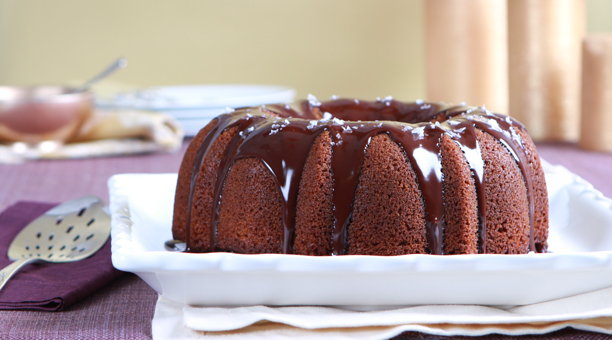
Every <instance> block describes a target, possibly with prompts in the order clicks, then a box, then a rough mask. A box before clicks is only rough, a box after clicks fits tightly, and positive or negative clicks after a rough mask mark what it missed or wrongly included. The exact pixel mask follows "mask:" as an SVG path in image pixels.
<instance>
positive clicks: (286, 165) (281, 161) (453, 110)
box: [186, 99, 536, 254]
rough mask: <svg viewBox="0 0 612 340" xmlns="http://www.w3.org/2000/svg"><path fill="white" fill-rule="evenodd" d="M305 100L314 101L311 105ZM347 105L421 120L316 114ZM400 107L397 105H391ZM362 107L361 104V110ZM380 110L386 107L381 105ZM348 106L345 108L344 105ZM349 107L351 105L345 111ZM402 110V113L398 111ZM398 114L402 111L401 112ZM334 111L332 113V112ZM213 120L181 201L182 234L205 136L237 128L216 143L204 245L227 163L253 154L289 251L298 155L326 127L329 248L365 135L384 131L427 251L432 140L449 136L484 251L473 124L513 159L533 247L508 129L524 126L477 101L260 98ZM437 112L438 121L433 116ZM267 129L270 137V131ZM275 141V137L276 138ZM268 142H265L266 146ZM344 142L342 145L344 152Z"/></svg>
mask: <svg viewBox="0 0 612 340" xmlns="http://www.w3.org/2000/svg"><path fill="white" fill-rule="evenodd" d="M313 103H314V104H315V105H313ZM350 103H354V104H355V108H354V109H355V110H357V109H361V108H363V107H365V108H366V109H367V110H371V108H372V107H379V108H381V109H380V110H379V112H381V113H380V115H381V116H384V115H387V116H385V117H388V115H390V114H391V113H392V112H393V111H392V110H396V111H397V112H399V111H400V110H404V112H408V113H411V112H417V113H419V114H418V115H417V116H418V119H419V120H423V119H426V121H421V122H413V123H410V122H404V121H401V122H398V121H389V120H381V121H374V122H364V121H359V120H356V121H355V120H350V121H349V120H342V118H343V117H344V116H342V115H343V114H344V115H347V116H348V115H349V114H348V113H342V114H338V113H337V112H331V116H332V117H333V119H325V118H324V119H321V117H322V116H323V117H325V115H323V114H322V113H325V112H329V111H327V109H329V110H331V111H334V110H335V109H336V108H338V107H342V106H346V105H349V104H350ZM398 108H400V109H398ZM367 110H366V111H367ZM385 110H387V111H385ZM349 111H350V110H349ZM353 113H354V112H353ZM404 116H408V114H405V115H404ZM404 116H402V118H403V117H404ZM339 117H340V118H339ZM216 119H217V123H216V125H215V126H214V127H213V128H212V129H211V130H210V131H209V132H208V134H207V135H206V137H205V138H204V140H203V142H202V144H201V145H200V146H199V149H198V151H197V155H196V157H195V161H194V163H193V169H192V173H191V179H192V182H191V185H190V194H189V206H188V208H187V219H186V220H187V226H186V229H187V235H188V236H187V239H188V240H189V230H190V229H191V228H190V224H191V210H192V209H191V207H192V205H193V204H194V202H193V194H194V191H195V189H196V188H195V186H196V183H197V177H198V173H199V169H200V167H201V166H202V162H203V161H204V158H205V156H206V154H207V153H208V151H209V149H210V147H211V145H212V143H213V142H214V141H215V140H216V139H217V138H218V136H219V135H221V134H222V133H223V132H224V131H226V130H227V129H230V128H232V127H237V128H238V131H239V132H238V133H237V134H236V135H235V136H233V138H232V139H231V141H230V143H229V146H228V147H227V148H226V149H225V150H224V153H223V156H222V161H221V165H220V166H219V168H218V169H217V171H218V178H219V180H218V181H217V183H216V185H215V189H214V193H215V196H214V197H216V198H215V199H214V205H213V213H212V216H213V217H212V221H211V228H212V232H211V233H210V236H211V239H210V240H209V242H210V244H211V247H212V251H214V250H215V248H216V242H217V241H216V235H217V227H218V222H219V221H218V219H219V206H220V204H221V199H222V198H221V196H222V195H221V194H222V191H223V185H224V180H225V178H226V177H227V174H228V172H229V171H230V170H231V166H232V164H233V163H234V162H235V161H237V160H239V159H243V158H250V157H254V158H257V159H259V160H261V161H262V162H263V163H264V164H265V166H266V167H267V168H268V170H270V171H271V172H272V174H273V175H274V178H275V179H276V184H277V186H278V190H279V192H280V193H281V197H282V199H281V201H282V204H283V216H282V221H283V228H284V238H283V241H282V251H283V252H284V253H292V252H293V249H292V248H293V241H294V232H295V218H296V204H297V203H296V202H297V196H298V191H299V181H300V178H301V174H302V171H303V169H304V163H305V158H306V157H305V155H307V154H308V152H309V151H310V148H311V146H312V144H313V143H314V141H315V139H316V138H317V137H318V136H319V135H320V134H321V133H323V132H324V131H329V132H330V135H331V140H332V155H333V156H332V160H331V162H332V178H333V184H332V185H333V188H334V190H333V194H332V200H333V211H334V212H333V214H334V228H333V234H332V249H333V253H332V254H343V253H344V251H345V249H346V242H347V240H346V237H347V234H346V230H347V227H348V226H349V224H350V221H351V214H352V204H353V202H354V199H355V189H356V186H357V183H358V180H359V177H360V174H359V171H360V169H361V163H362V162H363V159H364V156H365V153H366V150H367V147H368V145H369V142H370V140H371V138H372V137H374V136H376V135H378V134H381V133H384V134H387V135H388V136H389V137H390V138H391V140H393V141H394V142H395V143H396V144H397V145H398V146H399V147H400V148H401V149H402V151H403V152H404V154H405V155H406V157H407V159H408V160H409V161H410V163H412V168H413V170H414V171H415V173H416V175H417V184H418V185H419V187H420V188H421V196H422V200H423V204H424V210H425V220H426V234H427V240H428V245H427V247H428V248H429V252H430V253H432V254H443V248H444V245H443V239H444V230H445V220H444V200H443V198H442V197H443V194H442V192H443V188H442V181H443V178H442V163H441V157H442V154H441V149H440V143H441V138H442V136H443V135H448V136H449V137H450V138H451V139H452V140H453V141H455V142H456V143H457V144H458V145H459V147H460V149H461V151H462V153H463V154H464V157H465V158H466V162H467V164H468V165H469V167H470V170H471V173H472V178H473V179H474V185H475V187H476V193H477V195H476V196H477V200H478V204H477V205H478V216H479V219H478V220H479V222H478V224H479V225H478V230H479V232H478V237H479V243H480V245H479V248H480V249H479V250H480V251H481V252H484V253H486V252H487V242H486V228H487V221H486V204H484V201H485V197H484V183H485V176H486V174H485V171H484V161H483V159H482V155H481V151H480V146H479V143H478V139H477V136H476V129H479V130H481V131H484V132H485V133H488V134H490V135H492V136H493V137H494V138H496V139H497V140H498V141H500V142H501V143H502V144H503V145H504V146H505V147H506V148H507V149H508V151H509V153H510V154H511V155H512V157H513V158H514V159H515V160H516V162H517V164H518V166H519V168H520V170H521V173H522V175H523V178H524V181H525V186H526V190H527V200H528V202H529V226H530V228H529V229H530V232H529V250H531V251H536V248H535V240H534V235H535V230H534V228H535V226H534V223H535V222H534V202H533V197H534V194H533V184H532V181H531V176H532V174H531V163H530V161H529V159H528V156H527V154H526V150H525V146H524V145H523V142H522V141H521V137H520V135H519V134H518V133H517V132H516V131H515V130H514V129H515V128H517V129H519V130H521V131H525V128H524V126H522V124H520V123H518V122H517V121H516V120H514V119H511V118H509V117H506V116H502V115H498V114H493V113H491V112H489V111H488V110H486V109H485V108H483V107H468V106H448V105H444V104H440V103H416V102H415V103H408V104H406V103H401V102H398V101H395V100H384V101H377V102H367V101H359V102H355V101H351V100H346V99H345V100H342V99H341V100H334V101H330V102H326V103H320V102H312V101H303V102H300V103H298V104H297V107H296V106H288V105H281V104H278V105H266V106H261V107H259V108H244V109H238V110H237V111H236V112H233V113H226V114H222V115H220V116H219V117H217V118H216ZM441 119H442V121H440V120H441ZM273 135H275V136H274V137H273V138H270V137H271V136H273ZM279 141H280V142H279ZM272 144H273V145H272ZM347 148H350V149H351V150H349V151H348V152H347Z"/></svg>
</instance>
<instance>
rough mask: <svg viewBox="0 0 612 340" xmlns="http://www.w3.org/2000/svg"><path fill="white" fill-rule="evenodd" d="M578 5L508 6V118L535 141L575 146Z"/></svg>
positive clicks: (577, 1) (573, 1)
mask: <svg viewBox="0 0 612 340" xmlns="http://www.w3.org/2000/svg"><path fill="white" fill-rule="evenodd" d="M584 15H585V10H584V1H583V0H512V1H508V27H509V29H508V41H509V70H510V72H509V74H510V115H511V116H513V117H514V118H516V119H518V120H519V121H521V122H522V123H523V124H525V126H526V127H527V129H528V130H529V133H530V134H531V136H532V138H533V139H534V140H556V141H577V140H578V135H579V131H580V130H579V123H580V79H581V76H580V74H581V72H580V65H581V64H580V56H581V53H580V49H581V48H580V44H581V40H582V37H583V35H584V31H585V20H584Z"/></svg>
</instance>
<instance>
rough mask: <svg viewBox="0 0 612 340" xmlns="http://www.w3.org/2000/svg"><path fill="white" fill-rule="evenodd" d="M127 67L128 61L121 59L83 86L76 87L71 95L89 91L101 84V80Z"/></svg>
mask: <svg viewBox="0 0 612 340" xmlns="http://www.w3.org/2000/svg"><path fill="white" fill-rule="evenodd" d="M126 66H127V60H125V58H119V59H117V60H115V62H113V63H112V64H110V65H109V66H108V67H107V68H106V69H104V70H103V71H102V72H100V73H99V74H98V75H96V76H95V77H93V78H91V79H90V80H88V81H87V82H85V83H84V84H83V85H81V86H78V87H75V88H74V89H73V90H72V91H70V93H78V92H84V91H87V90H89V88H90V87H91V86H92V85H93V84H95V83H97V82H99V81H100V80H102V79H104V78H106V77H108V76H110V75H111V74H113V73H115V72H116V71H117V70H119V69H122V68H124V67H126Z"/></svg>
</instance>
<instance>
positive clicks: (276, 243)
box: [172, 96, 548, 255]
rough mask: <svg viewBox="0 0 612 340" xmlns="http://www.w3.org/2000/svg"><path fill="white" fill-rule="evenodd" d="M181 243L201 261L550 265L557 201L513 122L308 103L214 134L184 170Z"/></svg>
mask: <svg viewBox="0 0 612 340" xmlns="http://www.w3.org/2000/svg"><path fill="white" fill-rule="evenodd" d="M172 232H173V236H174V238H175V239H177V240H184V241H185V242H186V243H187V251H189V252H213V251H228V252H236V253H285V254H302V255H343V254H359V255H402V254H416V253H421V254H476V253H495V254H522V253H528V252H530V251H533V252H546V249H547V237H548V199H547V193H546V184H545V180H544V171H543V170H542V167H541V165H540V160H539V158H538V155H537V153H536V149H535V146H534V144H533V142H532V141H531V138H530V137H529V135H528V134H527V132H526V130H525V128H524V127H523V125H521V124H520V123H519V122H517V121H516V120H514V119H512V118H510V117H508V116H504V115H501V114H496V113H491V112H489V111H488V110H486V109H485V108H484V107H473V106H465V105H461V106H451V105H447V104H444V103H433V102H432V103H427V102H423V101H421V100H418V101H416V102H413V103H403V102H399V101H396V100H393V99H392V98H390V97H387V98H385V99H378V100H376V101H361V100H356V99H336V98H333V99H332V100H330V101H327V102H319V101H318V100H317V99H316V98H315V97H313V96H310V97H309V98H308V100H304V101H301V102H297V103H293V104H277V105H265V106H259V107H251V108H241V109H238V110H235V111H232V112H228V113H225V114H222V115H220V116H218V117H217V118H216V119H214V120H213V121H212V122H211V123H210V124H208V125H207V126H206V127H204V128H203V129H202V130H201V131H200V132H199V133H198V134H197V135H196V136H195V138H194V139H193V140H192V141H191V144H190V145H189V147H188V149H187V152H186V154H185V156H184V159H183V161H182V164H181V167H180V170H179V176H178V183H177V188H176V197H175V206H174V220H173V226H172Z"/></svg>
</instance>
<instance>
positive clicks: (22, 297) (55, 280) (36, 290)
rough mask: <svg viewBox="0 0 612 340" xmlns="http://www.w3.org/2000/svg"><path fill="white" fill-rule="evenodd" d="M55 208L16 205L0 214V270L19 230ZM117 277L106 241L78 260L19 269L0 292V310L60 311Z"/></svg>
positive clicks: (117, 273) (33, 203)
mask: <svg viewBox="0 0 612 340" xmlns="http://www.w3.org/2000/svg"><path fill="white" fill-rule="evenodd" d="M56 205H57V204H54V203H42V202H17V203H15V204H14V205H12V206H10V207H8V208H7V209H6V210H5V211H4V212H2V214H0V268H4V267H6V266H7V265H9V264H10V263H11V262H13V261H12V260H10V259H9V258H8V257H7V252H8V248H9V245H10V244H11V242H12V241H13V239H14V238H15V236H17V234H18V233H19V231H21V229H23V228H24V227H25V226H26V225H28V223H30V222H31V221H33V220H34V219H36V218H37V217H38V216H40V215H42V214H43V213H45V212H46V211H47V210H49V209H51V208H52V207H54V206H56ZM121 274H122V272H121V271H118V270H117V269H115V268H114V267H113V264H112V263H111V245H110V239H109V240H108V241H107V242H106V244H105V245H104V246H103V247H102V249H100V250H99V251H98V252H96V253H95V254H94V255H92V256H91V257H88V258H86V259H84V260H81V261H76V262H71V263H35V264H29V265H27V266H25V267H23V268H22V269H21V270H20V271H18V272H17V273H16V274H15V275H13V277H12V278H10V279H9V281H8V282H7V283H6V285H5V286H4V288H3V289H2V290H0V310H2V309H33V310H45V311H61V310H63V309H64V308H66V307H68V306H69V305H71V304H73V303H75V302H78V301H80V300H82V299H84V298H85V297H87V296H88V295H89V294H91V293H93V292H94V291H96V290H97V289H98V288H100V287H102V286H104V285H105V284H107V283H108V282H110V281H111V280H113V279H114V278H116V277H117V276H119V275H121Z"/></svg>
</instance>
